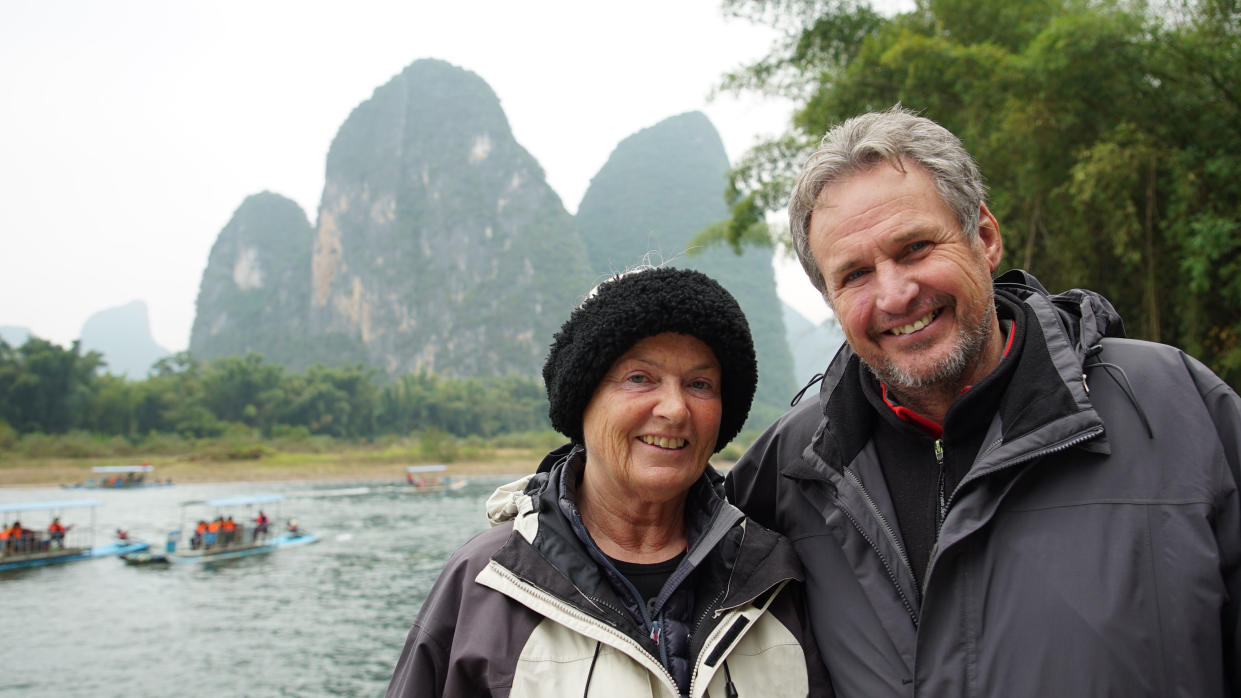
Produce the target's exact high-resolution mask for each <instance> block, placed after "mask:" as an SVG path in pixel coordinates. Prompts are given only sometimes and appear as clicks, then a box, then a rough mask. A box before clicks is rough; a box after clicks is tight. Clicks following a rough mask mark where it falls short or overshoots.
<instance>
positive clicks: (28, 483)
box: [0, 432, 741, 487]
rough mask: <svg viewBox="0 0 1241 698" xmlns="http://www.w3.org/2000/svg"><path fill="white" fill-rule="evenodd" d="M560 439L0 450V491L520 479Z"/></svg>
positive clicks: (721, 462) (718, 460)
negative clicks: (414, 472)
mask: <svg viewBox="0 0 1241 698" xmlns="http://www.w3.org/2000/svg"><path fill="white" fill-rule="evenodd" d="M561 442H563V437H560V436H559V435H556V434H554V433H552V432H548V433H547V434H536V435H526V436H525V437H523V438H520V439H512V438H510V439H505V440H500V439H493V440H486V441H484V440H479V439H454V438H452V437H443V436H442V435H440V436H436V437H434V438H430V439H429V438H427V437H425V436H423V437H408V438H403V439H394V440H389V441H384V442H380V443H355V442H344V441H331V440H328V441H323V440H317V441H314V442H311V443H289V442H277V441H246V442H237V441H221V440H211V441H200V442H195V443H193V444H191V445H190V446H187V447H186V448H184V449H182V450H183V451H184V452H180V453H167V452H164V453H159V452H148V453H143V452H142V449H137V450H133V451H128V450H127V451H126V452H123V453H112V454H102V455H86V456H77V457H74V456H66V455H62V454H46V453H43V454H41V453H37V452H36V453H30V452H27V453H20V452H14V451H5V452H0V487H35V486H52V487H55V486H58V485H72V484H75V483H83V482H86V480H87V479H89V478H97V477H98V475H97V474H95V473H93V472H92V471H91V468H92V467H94V466H99V465H121V464H141V463H146V464H150V465H152V466H154V468H155V470H154V472H153V473H151V476H150V477H153V478H155V479H158V480H166V479H171V480H172V481H173V482H245V481H257V480H265V481H284V480H341V481H347V480H393V481H396V480H400V479H402V478H404V476H405V466H406V465H417V464H427V463H443V464H445V465H446V466H447V470H446V471H445V473H444V474H446V475H452V476H459V477H472V476H474V477H481V476H485V475H521V474H524V473H529V472H532V471H533V470H534V469H535V468H536V467H538V464H539V461H540V460H542V458H543V456H544V455H546V453H547V452H548V451H549V450H551V449H553V448H555V447H556V446H558V445H559V444H560V443H561ZM740 453H741V448H740V447H739V446H737V445H736V444H735V443H734V444H732V445H730V446H729V447H728V448H726V449H725V450H724V451H723V452H722V453H720V454H717V455H716V456H715V457H714V458H712V459H711V462H712V463H713V464H714V465H715V466H716V467H717V468H723V467H727V466H729V465H731V464H732V461H733V460H735V459H736V458H737V456H739V455H740Z"/></svg>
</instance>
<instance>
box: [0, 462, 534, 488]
mask: <svg viewBox="0 0 1241 698" xmlns="http://www.w3.org/2000/svg"><path fill="white" fill-rule="evenodd" d="M143 462H147V463H150V464H151V465H153V466H155V470H154V471H153V472H152V473H151V474H150V475H149V476H148V477H149V478H151V479H156V480H167V479H171V480H172V481H173V482H254V481H288V480H324V481H332V480H342V481H345V480H400V479H402V478H404V477H405V465H407V464H406V463H375V462H366V461H350V460H348V459H347V458H342V459H340V460H336V459H332V460H326V459H323V458H319V457H316V458H314V459H308V460H306V461H303V462H290V459H289V458H282V459H280V461H278V462H264V461H263V460H249V461H192V460H173V459H167V458H163V459H148V460H142V459H118V458H112V459H108V460H107V462H104V461H100V460H97V459H90V460H76V459H65V460H51V459H49V460H30V461H0V487H56V486H59V485H72V484H75V483H82V482H86V480H87V479H88V478H96V479H97V478H98V477H99V475H98V474H96V473H93V472H91V467H93V466H96V465H121V464H134V463H143ZM538 463H539V459H537V458H529V459H521V458H508V459H499V460H492V459H488V460H485V461H463V462H458V463H446V464H445V465H446V466H447V469H446V470H445V471H444V472H443V473H441V474H442V475H452V476H460V477H471V476H475V477H482V476H488V475H521V474H524V473H528V472H531V471H533V470H534V469H535V468H536V467H538Z"/></svg>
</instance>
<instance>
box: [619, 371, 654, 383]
mask: <svg viewBox="0 0 1241 698" xmlns="http://www.w3.org/2000/svg"><path fill="white" fill-rule="evenodd" d="M625 380H626V381H628V382H630V383H636V384H641V383H646V382H648V381H649V380H650V379H649V378H647V377H646V376H644V375H642V374H640V373H635V374H634V375H632V376H629V377H628V378H626V379H625Z"/></svg>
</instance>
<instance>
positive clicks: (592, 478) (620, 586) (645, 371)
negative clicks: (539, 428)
mask: <svg viewBox="0 0 1241 698" xmlns="http://www.w3.org/2000/svg"><path fill="white" fill-rule="evenodd" d="M543 379H544V382H545V383H546V387H547V395H548V402H549V413H550V416H551V422H552V426H554V427H555V428H556V430H557V431H559V432H561V433H562V434H564V435H565V436H567V437H569V439H570V443H567V444H565V445H564V446H562V447H560V448H558V449H556V450H554V451H552V452H551V453H549V454H548V455H547V456H546V457H545V458H544V459H543V462H542V464H541V465H540V466H539V468H538V471H537V472H536V473H535V474H534V475H531V476H527V477H526V478H523V479H522V480H519V481H517V482H515V483H512V484H511V485H507V486H504V487H502V488H500V490H498V491H497V492H496V493H495V494H494V495H493V496H492V497H491V499H490V500H489V501H488V515H489V517H490V519H491V521H492V524H493V526H494V527H493V528H491V529H490V530H488V531H484V532H483V533H480V534H478V535H477V536H475V537H474V538H473V539H471V540H470V541H469V542H467V543H466V544H465V545H464V546H462V547H461V548H460V549H459V550H458V551H457V552H456V553H454V554H453V556H452V557H451V558H450V559H449V560H448V562H447V564H446V566H445V568H444V570H443V572H442V573H441V574H440V576H439V579H438V580H437V581H436V582H435V585H434V586H433V587H432V589H431V592H430V594H429V596H428V597H427V599H426V601H425V602H424V603H423V605H422V609H421V610H420V611H419V613H418V616H417V618H416V620H415V621H414V624H413V628H412V629H411V630H410V632H409V637H408V640H407V642H406V644H405V649H404V651H403V652H402V654H401V657H400V659H399V661H398V663H397V665H396V669H395V672H394V674H393V677H392V682H391V683H390V684H389V686H388V693H387V695H388V696H389V698H397V697H406V696H470V697H474V696H488V695H492V691H493V687H495V689H494V690H495V691H496V693H497V694H500V695H518V694H520V695H574V696H592V695H626V696H628V695H641V696H660V697H665V696H666V697H671V696H687V695H690V694H691V693H692V694H693V695H696V696H702V695H711V696H736V695H741V696H760V695H761V696H774V697H780V696H799V697H804V696H807V695H810V696H822V695H831V691H832V689H831V686H830V684H829V682H828V680H827V677H826V675H825V672H824V670H823V668H822V664H821V662H820V660H819V657H818V651H817V649H816V647H815V645H814V641H813V639H812V637H811V636H810V634H809V631H808V628H807V626H806V624H805V623H804V622H803V620H802V619H803V618H804V614H803V613H801V610H802V608H803V605H804V604H803V601H802V595H803V590H802V588H801V586H800V584H799V583H798V582H799V581H800V580H801V578H802V568H801V565H800V563H799V562H798V560H797V557H796V555H795V554H794V552H793V548H792V546H791V545H790V543H789V542H788V541H787V540H786V539H784V538H782V537H781V536H779V535H777V534H776V533H773V532H771V531H769V530H767V529H764V528H763V527H761V526H759V525H758V524H756V523H755V522H753V521H750V520H747V519H746V518H745V516H744V515H743V514H742V513H741V511H740V510H738V509H737V508H735V507H733V506H732V505H730V504H728V503H727V502H725V501H724V499H723V497H722V492H723V490H722V486H723V478H722V477H721V476H720V475H719V473H717V472H716V471H715V470H714V469H713V468H712V467H711V466H710V465H709V464H708V463H707V459H708V458H709V457H710V455H711V454H712V453H713V452H718V451H719V450H720V449H722V448H723V447H724V446H725V445H726V444H728V442H729V441H731V440H732V439H733V437H735V436H736V435H737V432H739V431H740V430H741V426H742V424H743V423H744V422H745V419H746V415H747V413H748V412H749V408H750V403H751V400H752V399H753V397H754V389H755V385H756V383H757V366H756V363H755V358H754V345H753V342H752V340H751V337H750V330H749V325H748V324H747V322H746V319H745V316H744V315H743V314H742V312H741V308H740V307H739V306H738V305H737V302H736V300H735V299H734V298H733V297H732V296H731V295H729V293H728V292H727V291H725V290H724V288H723V287H721V286H720V285H719V284H717V283H716V282H715V281H712V280H711V279H710V278H708V277H707V276H705V275H703V274H700V273H698V272H695V271H688V270H679V269H672V268H662V269H649V268H648V269H644V270H641V271H636V272H630V273H627V274H623V275H620V276H617V277H614V278H612V279H610V280H608V281H606V282H604V283H603V284H601V285H600V286H599V287H597V288H596V289H595V291H594V292H593V293H592V294H591V295H590V296H588V297H587V299H586V300H585V301H584V302H583V303H582V305H581V306H579V307H578V308H577V309H576V310H575V311H573V313H572V314H571V315H570V317H569V319H568V321H567V322H566V323H565V324H564V326H563V327H561V329H560V332H559V333H557V334H556V336H555V340H554V342H553V344H552V346H551V351H550V353H549V355H548V357H547V361H546V363H545V364H544V366H543ZM497 628H502V631H500V632H497V630H496V629H497Z"/></svg>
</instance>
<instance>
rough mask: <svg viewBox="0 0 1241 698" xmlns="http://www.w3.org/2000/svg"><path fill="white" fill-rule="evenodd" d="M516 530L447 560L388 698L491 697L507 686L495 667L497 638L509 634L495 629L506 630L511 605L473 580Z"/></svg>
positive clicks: (498, 532) (494, 531) (480, 540)
mask: <svg viewBox="0 0 1241 698" xmlns="http://www.w3.org/2000/svg"><path fill="white" fill-rule="evenodd" d="M511 530H512V526H511V525H504V526H497V527H495V528H491V529H488V530H486V531H483V532H482V533H480V534H478V535H476V536H474V537H473V538H472V539H470V540H469V541H468V542H467V543H466V544H465V545H463V546H461V548H459V549H458V550H457V551H456V552H455V553H453V554H452V556H451V557H449V558H448V562H446V563H445V564H444V570H443V571H442V572H440V576H439V578H438V579H436V580H435V584H434V586H432V587H431V591H430V593H429V594H427V598H426V600H425V601H423V603H422V608H421V609H420V610H419V611H418V616H417V618H415V619H414V624H413V627H412V628H411V629H410V631H409V636H408V637H407V638H406V641H405V649H404V650H402V652H401V656H400V659H398V660H397V664H396V670H395V671H394V672H393V673H392V681H391V683H389V684H388V692H387V694H386V695H387V697H388V698H412V697H414V696H417V697H418V698H423V697H424V696H425V697H430V698H457V697H458V696H470V697H471V698H473V697H475V696H480V697H481V696H490V695H492V693H493V689H494V688H495V687H496V686H497V685H502V684H503V683H504V680H503V679H497V671H496V663H495V661H494V660H495V659H496V658H497V656H498V655H500V654H503V650H502V649H497V648H498V647H500V645H498V644H497V643H500V642H502V638H500V639H496V636H502V635H504V633H498V632H495V627H496V626H497V624H506V623H505V620H506V616H507V609H508V604H507V601H506V600H504V599H503V598H498V597H499V595H498V594H496V593H494V592H493V591H491V590H490V589H486V588H484V587H482V586H481V585H479V584H478V583H476V582H475V581H474V578H475V577H477V576H478V573H479V571H480V570H481V569H482V568H483V567H485V566H486V565H487V563H488V561H489V560H490V559H491V555H492V554H493V553H494V552H495V551H496V550H497V549H498V548H499V547H500V545H501V544H502V543H503V542H504V540H505V539H506V537H507V536H508V534H509V532H510V531H511ZM507 625H511V623H508V624H507ZM488 638H491V639H490V640H489V639H488ZM510 674H511V672H510Z"/></svg>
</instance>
